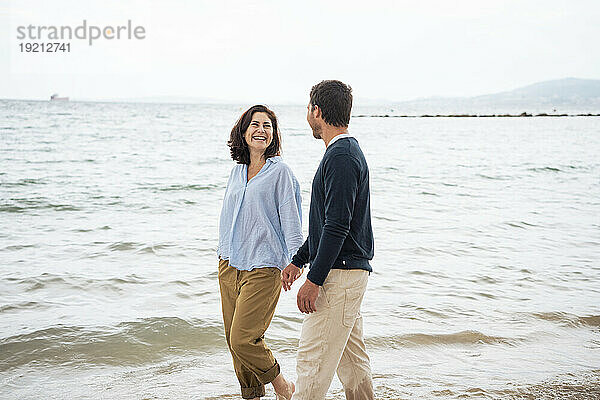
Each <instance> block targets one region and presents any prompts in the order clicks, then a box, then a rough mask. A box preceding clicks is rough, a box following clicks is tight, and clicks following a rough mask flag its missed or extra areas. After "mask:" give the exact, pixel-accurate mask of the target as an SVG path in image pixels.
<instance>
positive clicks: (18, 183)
mask: <svg viewBox="0 0 600 400" xmlns="http://www.w3.org/2000/svg"><path fill="white" fill-rule="evenodd" d="M43 184H46V182H45V181H44V179H42V178H40V179H33V178H24V179H19V180H18V181H16V182H2V183H0V186H5V187H19V186H29V185H43Z"/></svg>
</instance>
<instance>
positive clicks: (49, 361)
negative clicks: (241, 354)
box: [0, 317, 227, 371]
mask: <svg viewBox="0 0 600 400" xmlns="http://www.w3.org/2000/svg"><path fill="white" fill-rule="evenodd" d="M226 347H227V344H226V343H225V338H224V334H223V328H222V326H221V324H220V323H216V322H207V321H202V320H193V321H186V320H183V319H181V318H176V317H157V318H145V319H142V320H138V321H130V322H121V323H119V324H117V325H116V326H109V327H82V326H64V325H57V326H53V327H49V328H46V329H42V330H38V331H35V332H31V333H27V334H22V335H16V336H11V337H8V338H4V339H1V340H0V371H7V370H10V369H12V368H17V367H20V366H24V365H30V366H33V365H35V366H56V365H62V366H77V365H87V366H90V365H91V366H93V365H118V366H122V365H136V364H145V363H149V362H154V361H156V360H159V359H161V358H162V357H164V356H167V355H172V354H174V353H185V352H190V351H192V352H213V351H214V350H215V349H218V350H219V351H222V350H224V349H226Z"/></svg>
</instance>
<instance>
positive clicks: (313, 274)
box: [306, 268, 329, 286]
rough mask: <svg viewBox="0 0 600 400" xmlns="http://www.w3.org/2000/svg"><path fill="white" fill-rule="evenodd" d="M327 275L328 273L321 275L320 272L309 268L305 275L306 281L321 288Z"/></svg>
mask: <svg viewBox="0 0 600 400" xmlns="http://www.w3.org/2000/svg"><path fill="white" fill-rule="evenodd" d="M328 274H329V272H327V273H326V274H322V273H321V272H320V271H317V270H316V269H314V268H311V269H310V270H309V271H308V275H306V279H308V280H309V281H311V282H312V283H314V284H315V285H318V286H323V283H324V282H325V279H326V278H327V275H328Z"/></svg>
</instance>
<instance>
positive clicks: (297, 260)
mask: <svg viewBox="0 0 600 400" xmlns="http://www.w3.org/2000/svg"><path fill="white" fill-rule="evenodd" d="M292 264H294V265H295V266H296V267H298V268H304V266H305V265H306V263H303V262H302V261H301V260H300V258H299V257H298V256H297V255H295V256H294V257H292Z"/></svg>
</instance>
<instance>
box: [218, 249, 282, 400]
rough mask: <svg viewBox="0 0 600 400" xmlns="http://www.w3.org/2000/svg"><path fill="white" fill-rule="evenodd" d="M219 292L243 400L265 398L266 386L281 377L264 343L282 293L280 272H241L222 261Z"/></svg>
mask: <svg viewBox="0 0 600 400" xmlns="http://www.w3.org/2000/svg"><path fill="white" fill-rule="evenodd" d="M219 288H220V290H221V306H222V310H223V323H224V325H225V338H226V339H227V345H228V346H229V351H230V352H231V356H232V357H233V368H234V370H235V374H236V375H237V378H238V381H239V382H240V386H241V388H242V397H243V398H245V399H252V398H254V397H262V396H264V395H265V384H267V383H270V382H272V381H273V379H275V378H276V377H277V375H279V372H280V369H279V364H278V363H277V361H276V360H275V358H274V357H273V354H272V353H271V350H269V348H268V347H267V345H266V344H265V342H264V334H265V331H266V330H267V328H268V327H269V324H270V323H271V320H272V319H273V314H274V313H275V306H276V305H277V301H278V300H279V294H280V292H281V271H280V270H279V269H278V268H256V269H254V270H252V271H240V270H238V269H236V268H234V267H232V266H230V265H229V262H228V261H226V260H221V259H220V260H219Z"/></svg>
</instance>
